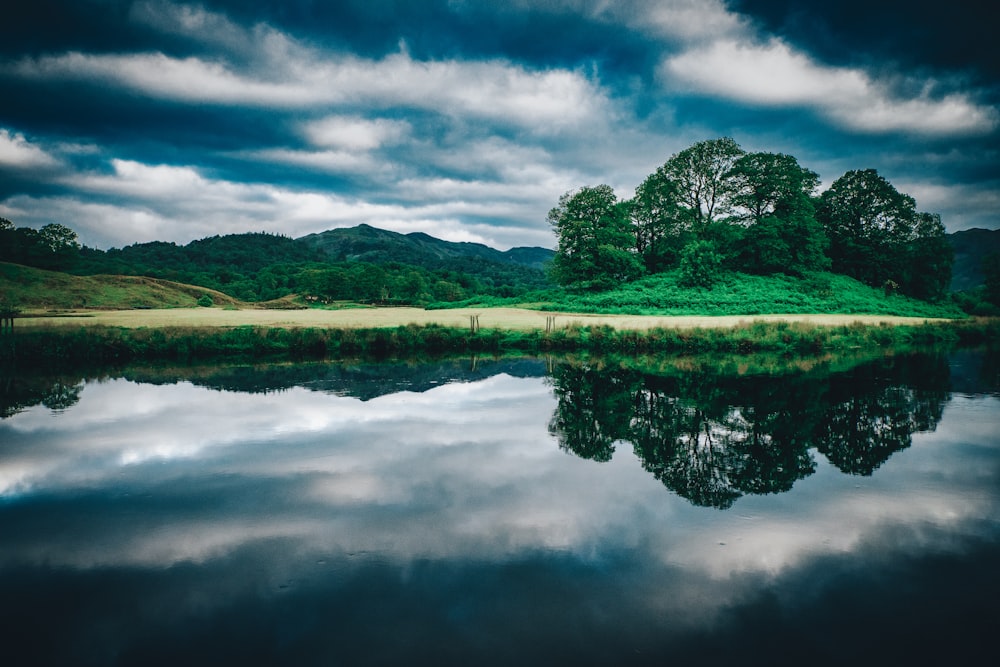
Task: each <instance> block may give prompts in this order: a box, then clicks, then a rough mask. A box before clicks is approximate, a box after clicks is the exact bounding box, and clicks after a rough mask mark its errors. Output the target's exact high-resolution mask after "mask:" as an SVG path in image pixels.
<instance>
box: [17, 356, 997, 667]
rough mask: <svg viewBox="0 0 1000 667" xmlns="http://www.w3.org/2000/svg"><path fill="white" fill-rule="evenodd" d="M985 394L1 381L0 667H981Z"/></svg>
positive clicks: (989, 422) (894, 362) (951, 381)
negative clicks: (976, 666) (977, 664)
mask: <svg viewBox="0 0 1000 667" xmlns="http://www.w3.org/2000/svg"><path fill="white" fill-rule="evenodd" d="M661 366H662V365H661ZM706 368H711V366H707V367H706ZM998 388H1000V387H998V382H997V359H996V357H995V356H991V355H984V354H981V353H974V352H962V353H956V354H952V355H950V356H946V355H937V354H924V355H918V356H913V357H905V358H902V357H901V358H894V359H887V360H880V361H878V362H875V363H865V364H860V365H857V366H854V367H851V366H850V365H849V364H843V363H840V364H831V365H827V366H824V365H820V366H818V367H815V368H811V369H808V370H800V371H797V372H794V373H787V374H784V375H780V376H773V377H772V376H765V375H755V374H753V373H750V374H744V375H735V374H734V375H726V374H723V373H719V372H715V371H712V370H704V368H702V369H701V370H698V369H690V368H689V369H686V370H684V371H678V370H676V369H675V368H672V367H669V366H662V367H661V368H659V369H658V370H657V371H656V372H653V373H651V372H649V371H648V369H647V370H643V369H626V368H622V367H620V366H618V365H615V366H614V367H612V366H611V365H602V364H590V365H585V364H579V363H577V364H573V363H551V362H544V361H534V360H529V361H517V362H489V363H482V362H479V363H476V364H472V363H471V362H469V361H463V362H454V363H438V364H433V365H423V366H421V365H405V364H387V365H354V366H338V365H309V366H284V367H273V368H267V369H263V370H254V369H248V368H229V369H190V370H186V371H176V372H173V374H171V373H170V372H165V371H159V372H152V371H149V372H142V371H130V372H126V373H123V374H118V376H117V377H114V378H110V379H108V378H105V379H100V380H80V379H79V378H72V377H69V378H66V377H63V378H54V377H31V376H24V375H8V376H5V377H2V378H0V401H2V402H0V416H2V417H3V418H2V419H0V599H2V604H0V639H3V646H4V649H3V651H4V653H3V655H4V658H3V663H4V664H9V665H32V664H58V665H110V664H128V665H159V664H163V665H167V664H169V665H193V664H206V665H208V664H211V665H222V664H237V665H256V664H288V665H293V664H304V665H382V664H406V665H421V664H427V665H447V664H456V665H457V664H461V665H532V664H538V665H557V664H575V665H581V664H583V665H589V664H601V665H606V664H664V665H665V664H728V665H734V664H735V665H748V664H749V665H753V664H770V665H773V664H788V665H801V664H844V663H846V662H849V663H853V664H901V663H909V664H911V665H914V664H968V663H970V662H971V661H972V660H973V659H977V660H983V659H984V658H985V659H986V660H987V662H991V661H992V659H993V658H995V657H996V654H997V649H996V647H995V638H994V637H995V634H996V630H997V629H1000V611H998V608H997V603H996V601H997V598H998V595H1000V567H998V565H1000V511H998V510H1000V483H998V481H1000V442H998V439H1000V438H998V434H1000V393H998Z"/></svg>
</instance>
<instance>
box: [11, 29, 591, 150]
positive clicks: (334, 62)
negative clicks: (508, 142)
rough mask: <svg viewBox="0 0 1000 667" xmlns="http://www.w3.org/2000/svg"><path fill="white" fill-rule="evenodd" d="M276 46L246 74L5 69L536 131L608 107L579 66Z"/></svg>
mask: <svg viewBox="0 0 1000 667" xmlns="http://www.w3.org/2000/svg"><path fill="white" fill-rule="evenodd" d="M276 50H277V51H280V52H281V53H279V54H278V55H276V57H275V58H274V59H273V60H272V61H271V62H270V63H269V65H268V67H266V68H262V69H255V70H254V71H251V72H248V73H242V72H238V71H236V69H234V68H233V67H232V66H231V65H229V64H226V63H224V62H219V61H206V60H203V59H200V58H194V57H189V58H174V57H170V56H167V55H165V54H163V53H138V54H127V55H117V54H85V53H79V52H70V53H65V54H61V55H54V56H42V57H39V58H25V59H22V60H20V61H18V62H17V63H15V64H13V65H11V66H8V67H6V68H5V69H6V70H7V71H8V72H9V73H12V74H14V75H16V76H19V77H21V78H24V79H29V80H55V81H59V80H69V81H89V82H93V83H97V84H101V85H106V86H112V87H118V88H122V89H126V90H133V91H138V92H141V93H143V94H145V95H148V96H150V97H154V98H158V99H165V100H173V101H178V102H183V103H208V104H220V105H248V106H260V107H268V108H276V109H303V108H322V107H327V106H336V105H358V104H365V105H369V106H373V107H376V108H380V109H391V108H397V107H409V108H414V109H423V110H429V111H433V112H437V113H440V114H443V115H445V116H471V117H473V118H487V119H490V120H493V121H495V122H500V123H510V124H514V125H520V126H523V127H526V128H529V129H531V130H533V131H538V132H542V133H549V132H556V131H560V130H563V129H565V128H567V127H571V126H577V125H581V124H584V123H585V121H587V120H589V119H594V118H597V117H599V116H601V115H602V114H603V113H605V112H606V111H607V110H608V107H609V102H608V100H607V99H606V97H605V95H604V94H603V93H602V91H601V90H600V89H599V88H598V87H597V86H596V85H595V84H593V83H591V82H590V81H589V80H588V79H587V78H586V77H585V76H584V75H583V74H582V73H580V72H576V71H569V70H561V69H550V70H538V71H536V70H529V69H526V68H524V67H521V66H518V65H514V64H511V63H508V62H505V61H502V60H493V61H460V60H437V61H417V60H413V59H412V58H411V57H410V56H409V55H408V54H407V53H405V52H402V53H396V54H390V55H388V56H386V57H384V58H382V59H380V60H371V59H365V58H358V57H355V56H349V55H348V56H344V55H334V54H324V53H318V52H313V53H310V54H309V55H308V56H305V55H303V54H302V53H299V52H296V53H294V54H291V55H292V56H294V57H287V58H286V56H289V54H288V53H285V51H287V49H284V48H278V49H276ZM387 129H388V128H387Z"/></svg>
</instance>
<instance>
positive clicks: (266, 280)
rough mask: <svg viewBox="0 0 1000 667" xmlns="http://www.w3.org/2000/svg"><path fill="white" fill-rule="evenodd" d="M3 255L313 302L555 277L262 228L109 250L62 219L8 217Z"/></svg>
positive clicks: (467, 293) (429, 293) (80, 270)
mask: <svg viewBox="0 0 1000 667" xmlns="http://www.w3.org/2000/svg"><path fill="white" fill-rule="evenodd" d="M0 261H6V262H13V263H16V264H24V265H27V266H34V267H38V268H43V269H49V270H56V271H64V272H67V273H72V274H76V275H95V274H114V275H136V276H148V277H151V278H162V279H165V280H173V281H176V282H180V283H187V284H191V285H197V286H200V287H207V288H209V289H213V290H217V291H219V292H222V293H224V294H228V295H229V296H232V297H234V298H237V299H240V300H242V301H250V302H260V301H271V300H274V299H280V298H282V297H286V296H289V295H293V294H294V295H298V296H301V297H303V298H304V299H305V300H306V301H308V302H312V303H329V302H332V301H354V302H358V303H372V304H383V305H404V304H406V305H411V304H413V305H425V304H428V303H432V302H452V301H461V300H464V299H468V298H470V297H473V296H496V297H507V296H513V295H515V294H520V293H523V292H525V291H528V290H531V289H539V288H544V287H547V286H550V283H549V282H548V279H547V278H546V276H545V273H544V272H543V271H541V270H539V269H535V268H532V267H529V266H524V265H520V264H513V263H499V262H491V261H488V260H482V259H478V260H473V259H463V258H454V259H449V260H447V261H442V262H440V263H439V265H438V266H435V267H427V266H418V265H413V264H407V263H404V262H395V261H392V262H380V263H372V262H363V261H330V259H329V257H328V256H327V255H326V254H325V253H323V252H322V251H321V250H320V249H318V248H316V247H314V246H312V245H310V244H308V243H304V242H302V241H301V240H295V239H291V238H288V237H286V236H280V235H275V234H266V233H248V234H231V235H226V236H213V237H210V238H205V239H200V240H197V241H192V242H191V243H188V244H186V245H177V244H174V243H169V242H164V241H153V242H149V243H137V244H134V245H129V246H125V247H123V248H112V249H110V250H107V251H104V250H98V249H94V248H89V247H86V246H81V245H80V244H79V242H78V241H77V235H76V232H74V231H73V230H72V229H70V228H68V227H65V226H63V225H57V224H51V225H46V226H44V227H42V229H41V230H34V229H31V228H27V227H16V226H15V225H14V224H13V223H12V222H10V221H9V220H4V219H0Z"/></svg>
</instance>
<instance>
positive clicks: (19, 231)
mask: <svg viewBox="0 0 1000 667" xmlns="http://www.w3.org/2000/svg"><path fill="white" fill-rule="evenodd" d="M0 221H2V222H0V262H13V263H15V264H24V265H27V266H35V267H39V268H43V269H66V268H68V267H70V266H71V265H72V264H73V262H74V261H75V260H76V257H77V255H78V254H79V252H80V244H79V243H78V242H77V238H76V232H74V231H73V230H72V229H70V228H68V227H65V226H63V225H58V224H48V225H45V226H43V227H42V228H41V229H32V228H30V227H16V226H15V225H14V223H13V222H11V221H10V220H7V219H5V218H0Z"/></svg>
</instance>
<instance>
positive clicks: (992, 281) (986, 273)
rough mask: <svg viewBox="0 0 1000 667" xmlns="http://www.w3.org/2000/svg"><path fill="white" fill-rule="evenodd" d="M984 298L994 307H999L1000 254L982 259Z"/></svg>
mask: <svg viewBox="0 0 1000 667" xmlns="http://www.w3.org/2000/svg"><path fill="white" fill-rule="evenodd" d="M983 277H984V278H985V283H984V292H985V294H984V296H985V299H986V300H987V301H989V302H990V303H992V304H993V305H994V306H1000V253H993V254H990V255H987V256H986V257H985V258H984V259H983Z"/></svg>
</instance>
